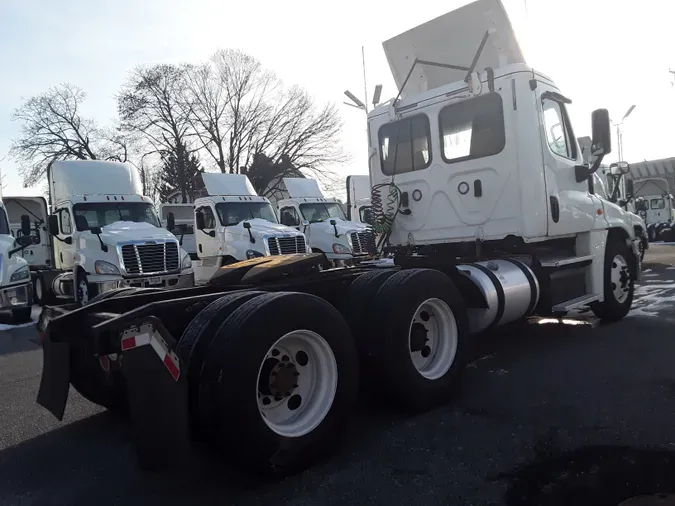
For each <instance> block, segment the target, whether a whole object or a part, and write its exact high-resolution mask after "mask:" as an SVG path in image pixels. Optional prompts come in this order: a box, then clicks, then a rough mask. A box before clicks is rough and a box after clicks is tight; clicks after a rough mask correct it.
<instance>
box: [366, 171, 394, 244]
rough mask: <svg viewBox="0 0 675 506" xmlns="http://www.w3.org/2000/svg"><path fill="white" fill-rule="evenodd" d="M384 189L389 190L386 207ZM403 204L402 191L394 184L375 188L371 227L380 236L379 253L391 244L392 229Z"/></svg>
mask: <svg viewBox="0 0 675 506" xmlns="http://www.w3.org/2000/svg"><path fill="white" fill-rule="evenodd" d="M384 188H388V189H389V191H388V192H387V196H386V200H387V202H386V206H385V205H384V203H383V196H382V194H383V192H384ZM400 202H401V190H400V189H399V187H398V186H396V185H395V184H394V182H393V181H392V182H390V183H380V184H376V185H374V186H373V188H372V190H371V194H370V205H371V220H370V223H369V224H370V225H371V226H372V227H373V230H374V232H375V233H376V234H377V235H379V236H380V237H379V239H378V241H377V251H378V252H380V253H381V252H382V248H383V247H384V245H385V244H387V243H388V242H389V236H390V235H391V228H392V225H393V224H394V220H395V219H396V216H397V215H398V212H399V204H400Z"/></svg>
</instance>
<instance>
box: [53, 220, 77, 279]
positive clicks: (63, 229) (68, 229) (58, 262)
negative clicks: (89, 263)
mask: <svg viewBox="0 0 675 506" xmlns="http://www.w3.org/2000/svg"><path fill="white" fill-rule="evenodd" d="M54 214H56V216H58V218H59V235H58V236H57V237H56V238H55V240H54V253H55V257H56V258H54V264H55V266H56V268H57V269H63V270H70V269H72V268H73V267H74V266H75V252H76V250H77V247H76V246H77V245H76V243H75V241H74V238H73V219H72V215H71V212H70V209H69V208H67V207H62V208H60V209H56V210H55V211H54ZM68 242H70V244H68Z"/></svg>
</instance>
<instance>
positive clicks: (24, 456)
mask: <svg viewBox="0 0 675 506" xmlns="http://www.w3.org/2000/svg"><path fill="white" fill-rule="evenodd" d="M539 321H540V320H536V321H530V322H528V323H527V324H525V325H514V326H510V327H505V328H503V329H500V330H499V331H497V332H494V333H491V334H489V335H485V336H478V337H477V340H476V343H475V347H474V352H473V354H472V362H471V364H478V365H477V366H474V367H473V368H474V369H476V371H468V372H469V374H466V375H465V379H464V381H463V383H462V384H460V388H459V391H458V392H457V397H456V400H455V401H454V402H451V403H450V404H449V405H447V406H443V407H439V408H438V410H445V411H447V410H450V411H453V410H454V411H458V412H460V413H464V414H468V415H470V416H490V413H489V412H481V411H480V410H478V411H476V410H475V409H474V411H476V412H471V409H470V408H467V407H466V405H465V404H466V400H467V398H470V397H471V396H472V395H474V394H475V392H476V388H480V387H481V384H480V383H481V379H480V377H481V376H485V375H487V374H493V371H494V370H495V369H498V368H499V367H500V361H501V360H502V359H501V357H502V355H506V356H512V355H517V354H525V353H533V350H535V351H536V350H537V349H538V350H539V351H540V352H542V351H543V353H555V352H556V349H557V348H559V347H561V346H564V345H565V341H566V342H567V344H569V341H583V340H586V339H588V337H589V335H590V330H591V327H592V322H591V321H588V320H583V322H584V323H580V324H573V323H571V322H570V321H567V322H565V321H563V323H559V322H558V321H557V320H554V321H551V322H548V321H544V322H543V323H539ZM574 321H575V322H576V321H578V320H574ZM486 358H494V359H495V364H493V365H491V366H490V367H491V368H490V369H488V368H486V369H484V370H481V368H480V363H481V361H483V360H485V359H486ZM471 364H470V365H469V367H470V369H471V368H472V366H471ZM476 374H477V376H476ZM469 392H473V393H474V394H469ZM370 401H371V399H369V398H367V397H364V398H362V400H361V403H360V406H359V409H358V411H357V413H356V415H355V417H354V419H353V422H352V423H351V424H350V426H349V428H348V430H347V434H346V435H345V438H344V439H343V440H342V444H340V445H339V446H338V449H337V451H336V452H335V453H334V454H333V455H331V456H330V457H328V458H327V459H325V460H324V461H323V462H320V463H318V464H317V465H316V466H315V467H314V468H313V469H312V470H309V471H306V472H304V473H301V474H300V475H298V476H294V477H292V478H288V479H287V480H285V481H284V482H282V483H262V482H261V481H260V480H258V479H257V478H255V477H252V476H249V475H247V474H244V473H243V472H241V471H240V470H238V469H237V462H236V461H234V460H233V459H228V458H227V456H225V457H223V456H222V455H218V454H216V453H215V452H213V451H211V450H210V449H209V448H208V447H204V446H202V445H199V444H194V445H193V447H192V450H191V451H190V453H189V455H187V456H186V457H185V458H183V459H182V460H181V461H180V462H175V463H174V464H175V466H174V468H173V469H169V470H167V471H162V472H160V473H147V472H142V471H140V470H139V468H138V465H137V461H136V455H135V453H134V449H133V446H132V443H131V431H130V427H129V425H128V423H127V422H126V421H124V420H122V419H120V418H118V417H116V416H114V415H112V414H111V413H109V412H103V413H100V414H97V415H94V416H91V417H89V418H87V419H84V420H81V421H77V422H73V423H70V424H68V425H66V426H64V427H62V428H59V429H56V430H52V431H51V432H48V433H46V434H43V435H41V436H38V437H36V438H33V439H31V440H29V441H26V442H23V443H21V444H19V445H16V446H14V447H11V448H8V449H6V450H3V451H2V452H0V476H2V477H3V479H2V480H1V481H0V503H4V502H7V503H14V502H15V500H16V498H18V497H26V496H30V497H31V498H32V499H33V501H32V504H59V503H60V502H59V500H57V499H55V496H62V497H65V499H64V500H63V501H64V502H63V503H64V504H93V503H96V504H99V505H101V504H113V503H122V502H123V503H125V504H144V505H147V504H153V503H161V504H163V505H166V504H196V503H203V502H211V501H218V502H219V503H222V502H223V497H227V500H228V502H230V501H231V502H234V503H238V504H239V503H244V502H245V503H249V502H250V503H255V504H268V503H275V502H278V496H279V493H280V492H282V491H285V490H288V491H289V492H288V493H289V494H290V493H292V491H293V490H294V489H297V488H298V487H300V488H302V489H305V490H306V489H308V488H309V489H312V488H314V487H319V486H321V482H323V481H325V480H326V479H327V478H325V477H326V476H328V475H330V474H331V473H335V472H339V471H340V470H341V469H345V468H349V467H350V466H358V465H360V462H359V459H363V458H366V455H368V454H369V451H368V450H369V448H371V447H373V446H375V445H376V444H379V442H380V441H381V439H382V438H383V437H385V438H386V437H387V436H386V434H383V427H387V428H389V429H391V428H394V427H400V426H401V425H403V424H407V423H409V421H410V420H411V419H412V418H414V417H411V416H408V415H406V414H403V413H401V412H399V411H396V410H394V409H392V408H386V407H384V406H382V405H381V404H379V403H372V402H370ZM422 416H431V417H433V416H435V414H434V413H433V412H432V413H429V414H427V415H422ZM402 451H405V450H402ZM357 455H358V456H357ZM64 494H65V496H64ZM275 495H276V496H277V497H276V499H274V500H273V498H272V496H275Z"/></svg>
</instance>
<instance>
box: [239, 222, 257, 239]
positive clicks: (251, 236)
mask: <svg viewBox="0 0 675 506" xmlns="http://www.w3.org/2000/svg"><path fill="white" fill-rule="evenodd" d="M242 226H243V227H244V228H245V229H246V230H248V240H249V241H251V242H252V243H254V242H255V237H253V233H252V232H251V224H250V223H249V222H248V221H245V222H244V223H242Z"/></svg>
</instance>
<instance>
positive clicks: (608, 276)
mask: <svg viewBox="0 0 675 506" xmlns="http://www.w3.org/2000/svg"><path fill="white" fill-rule="evenodd" d="M632 255H633V253H632V251H631V250H630V248H629V247H628V245H627V244H626V242H625V240H623V239H620V238H618V237H612V236H610V237H609V238H608V240H607V246H606V248H605V265H604V271H605V272H604V300H603V301H602V302H595V303H593V304H592V305H591V309H592V310H593V313H594V314H595V316H597V317H598V318H600V319H602V320H605V321H608V322H615V321H618V320H620V319H622V318H623V317H624V316H626V315H627V314H628V312H629V311H630V308H631V306H632V304H633V295H634V292H635V280H634V278H633V276H632V275H631V257H632Z"/></svg>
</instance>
